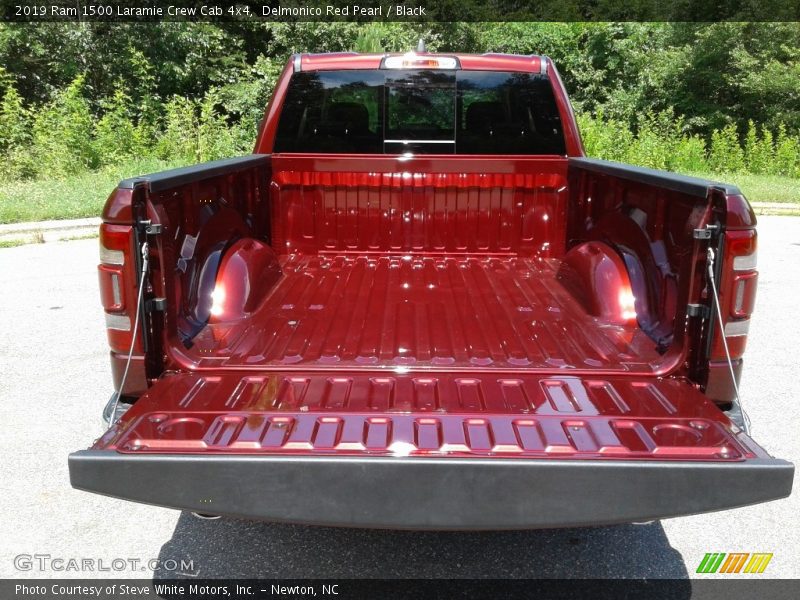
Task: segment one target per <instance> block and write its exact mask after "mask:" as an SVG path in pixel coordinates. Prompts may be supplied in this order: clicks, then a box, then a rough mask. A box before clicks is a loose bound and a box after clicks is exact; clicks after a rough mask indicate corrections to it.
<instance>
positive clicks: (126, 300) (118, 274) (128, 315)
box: [98, 223, 142, 354]
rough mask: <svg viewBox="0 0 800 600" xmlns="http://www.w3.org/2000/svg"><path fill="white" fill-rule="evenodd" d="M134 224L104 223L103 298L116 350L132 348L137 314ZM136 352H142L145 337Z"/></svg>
mask: <svg viewBox="0 0 800 600" xmlns="http://www.w3.org/2000/svg"><path fill="white" fill-rule="evenodd" d="M134 257H135V254H134V235H133V227H131V226H129V225H110V224H107V223H104V224H102V225H101V226H100V265H99V266H98V276H99V280H100V301H101V303H102V305H103V309H104V310H105V313H106V315H105V316H106V331H107V333H108V343H109V346H111V350H112V352H120V353H126V354H127V352H128V351H129V350H130V345H131V339H132V335H133V332H132V329H133V319H134V316H135V314H136V306H135V305H136V264H135V262H134ZM134 351H135V352H142V347H141V336H139V339H137V343H136V346H135V347H134Z"/></svg>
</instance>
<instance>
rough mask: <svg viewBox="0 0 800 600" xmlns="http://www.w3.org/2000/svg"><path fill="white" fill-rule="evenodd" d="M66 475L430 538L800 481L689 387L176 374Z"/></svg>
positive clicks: (467, 377)
mask: <svg viewBox="0 0 800 600" xmlns="http://www.w3.org/2000/svg"><path fill="white" fill-rule="evenodd" d="M69 467H70V477H71V481H72V485H73V486H74V487H76V488H78V489H83V490H88V491H92V492H97V493H101V494H107V495H110V496H116V497H120V498H126V499H129V500H134V501H138V502H145V503H150V504H157V505H162V506H169V507H174V508H180V509H187V510H192V511H198V512H205V513H213V514H223V515H233V516H239V517H247V518H259V519H268V520H278V521H289V522H299V523H316V524H326V525H352V526H367V527H401V528H434V529H502V528H533V527H556V526H575V525H597V524H602V523H620V522H631V521H643V520H650V519H654V518H661V517H670V516H677V515H685V514H694V513H701V512H707V511H713V510H720V509H725V508H733V507H737V506H743V505H747V504H753V503H757V502H764V501H768V500H773V499H776V498H782V497H785V496H788V495H789V493H790V492H791V487H792V478H793V473H794V466H793V465H792V464H791V463H788V462H786V461H783V460H778V459H774V458H771V457H770V456H769V455H768V454H767V453H766V452H765V451H764V450H763V449H762V448H760V447H759V446H758V445H757V444H756V443H755V442H753V440H752V439H750V438H749V437H748V436H747V435H745V434H744V432H742V431H740V430H739V429H738V428H737V427H736V425H734V424H733V423H731V422H730V421H729V420H728V418H727V417H726V416H725V415H724V414H723V413H722V412H721V411H720V410H718V409H717V408H716V407H715V406H714V405H713V403H711V402H710V401H708V400H707V399H706V397H705V396H703V395H702V394H701V393H700V392H699V391H697V390H696V389H695V388H694V387H693V386H691V385H690V384H688V383H686V382H684V381H679V380H673V379H655V378H648V377H644V376H637V377H632V376H624V375H623V376H618V377H609V378H605V377H603V378H600V377H598V378H580V377H569V376H561V377H549V376H538V375H532V374H526V375H502V374H497V373H492V374H479V375H476V374H473V373H469V374H453V373H444V374H443V373H430V374H419V373H405V374H403V373H396V372H387V373H385V374H384V373H376V372H370V373H365V372H352V373H345V372H341V373H340V372H336V373H335V374H334V373H325V372H319V373H316V374H309V373H307V372H297V373H295V372H290V371H287V372H282V373H270V374H264V375H258V376H253V375H247V376H241V375H239V374H233V373H228V374H214V375H200V374H178V375H173V376H170V377H166V378H164V379H162V380H161V381H159V382H158V383H157V384H156V385H155V386H153V387H152V388H151V389H150V390H149V392H148V393H147V394H145V395H144V396H142V397H141V398H140V399H139V400H138V401H137V402H136V404H135V405H134V406H133V408H131V409H130V410H129V411H128V412H127V413H126V414H125V415H124V416H123V418H122V419H121V420H120V422H119V423H117V424H116V425H115V426H114V427H112V428H111V429H109V430H108V431H107V432H106V433H105V435H103V436H102V437H101V438H100V439H99V440H98V441H97V442H96V443H95V444H94V446H93V447H92V448H91V449H89V450H84V451H80V452H76V453H74V454H72V455H71V456H70V460H69Z"/></svg>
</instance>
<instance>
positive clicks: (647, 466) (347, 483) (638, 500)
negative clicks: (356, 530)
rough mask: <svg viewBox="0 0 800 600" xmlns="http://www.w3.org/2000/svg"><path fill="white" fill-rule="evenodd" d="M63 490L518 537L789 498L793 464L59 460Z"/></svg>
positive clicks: (255, 514) (201, 508) (100, 454)
mask: <svg viewBox="0 0 800 600" xmlns="http://www.w3.org/2000/svg"><path fill="white" fill-rule="evenodd" d="M69 471H70V479H71V482H72V485H73V487H75V488H77V489H81V490H86V491H91V492H95V493H99V494H105V495H108V496H114V497H118V498H124V499H127V500H133V501H136V502H144V503H147V504H155V505H159V506H167V507H171V508H178V509H184V510H191V511H197V512H204V513H213V514H220V515H229V516H236V517H244V518H252V519H265V520H270V521H284V522H292V523H305V524H317V525H340V526H355V527H375V528H409V529H473V530H475V529H526V528H546V527H568V526H583V525H600V524H612V523H627V522H635V521H647V520H652V519H658V518H664V517H674V516H680V515H688V514H696V513H703V512H709V511H715V510H722V509H727V508H735V507H738V506H745V505H748V504H756V503H759V502H766V501H769V500H775V499H778V498H784V497H786V496H788V495H789V494H790V492H791V489H792V478H793V475H794V466H793V465H792V464H791V463H789V462H786V461H782V460H777V459H766V458H764V459H751V460H747V461H743V462H699V461H694V462H675V461H671V462H667V461H615V460H591V461H587V460H546V459H542V460H524V459H521V460H520V459H470V458H449V459H438V458H427V457H426V458H412V457H405V458H387V457H364V458H360V457H320V456H313V457H293V456H247V455H204V456H193V455H174V454H173V455H165V454H148V455H130V454H122V453H118V452H114V451H108V450H84V451H80V452H76V453H74V454H72V455H70V457H69Z"/></svg>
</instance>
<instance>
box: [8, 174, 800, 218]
mask: <svg viewBox="0 0 800 600" xmlns="http://www.w3.org/2000/svg"><path fill="white" fill-rule="evenodd" d="M177 166H180V165H179V164H178V163H176V162H168V161H162V160H157V159H148V160H140V161H132V162H130V163H126V164H124V165H120V166H117V167H106V168H103V169H101V170H99V171H94V172H89V173H81V174H78V175H75V176H74V177H69V178H65V179H40V180H35V181H12V182H5V183H0V223H21V222H26V221H46V220H50V219H78V218H82V217H96V216H99V215H100V213H101V212H102V210H103V205H104V204H105V201H106V198H108V195H109V194H110V193H111V191H112V190H113V189H114V187H115V186H116V185H117V183H118V182H119V181H120V180H121V179H125V178H126V177H133V176H135V175H143V174H146V173H152V172H154V171H161V170H163V169H169V168H173V167H177ZM695 175H697V176H698V177H704V178H707V179H712V180H715V181H722V182H725V183H732V184H735V185H737V186H739V188H740V189H741V190H742V192H743V193H744V195H745V196H746V197H747V199H748V200H750V201H751V202H782V203H787V202H800V193H798V188H800V180H797V179H792V178H790V177H780V176H777V175H746V174H737V173H725V174H707V173H698V174H695Z"/></svg>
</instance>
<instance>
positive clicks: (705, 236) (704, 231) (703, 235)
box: [692, 225, 719, 240]
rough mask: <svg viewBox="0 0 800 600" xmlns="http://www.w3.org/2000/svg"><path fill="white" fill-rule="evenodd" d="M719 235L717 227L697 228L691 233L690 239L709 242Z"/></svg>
mask: <svg viewBox="0 0 800 600" xmlns="http://www.w3.org/2000/svg"><path fill="white" fill-rule="evenodd" d="M718 233H719V225H706V226H705V227H699V228H697V229H695V230H694V231H693V232H692V237H693V238H694V239H696V240H710V239H712V238H713V237H714V236H716V235H717V234H718Z"/></svg>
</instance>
